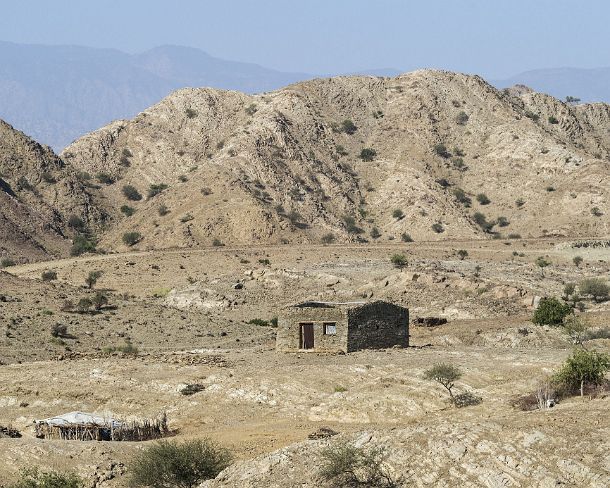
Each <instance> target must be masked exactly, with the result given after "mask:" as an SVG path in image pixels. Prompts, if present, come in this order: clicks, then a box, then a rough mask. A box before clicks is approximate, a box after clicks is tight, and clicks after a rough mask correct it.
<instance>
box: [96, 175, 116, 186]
mask: <svg viewBox="0 0 610 488" xmlns="http://www.w3.org/2000/svg"><path fill="white" fill-rule="evenodd" d="M96 179H97V181H99V182H100V183H103V184H104V185H112V184H113V183H114V179H113V178H112V176H110V175H109V174H108V173H98V174H97V175H96Z"/></svg>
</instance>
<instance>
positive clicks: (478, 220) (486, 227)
mask: <svg viewBox="0 0 610 488" xmlns="http://www.w3.org/2000/svg"><path fill="white" fill-rule="evenodd" d="M472 220H474V222H475V224H477V225H478V226H479V227H480V228H481V230H482V231H483V232H491V230H492V229H493V228H494V226H495V225H496V223H495V222H488V221H487V217H485V215H484V214H483V213H481V212H476V213H475V214H474V215H473V216H472Z"/></svg>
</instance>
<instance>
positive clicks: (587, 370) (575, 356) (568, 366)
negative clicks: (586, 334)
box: [553, 348, 610, 396]
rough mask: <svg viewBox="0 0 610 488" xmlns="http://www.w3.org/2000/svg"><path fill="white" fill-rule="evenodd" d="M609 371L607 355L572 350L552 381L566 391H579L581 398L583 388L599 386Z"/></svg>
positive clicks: (609, 358) (609, 360)
mask: <svg viewBox="0 0 610 488" xmlns="http://www.w3.org/2000/svg"><path fill="white" fill-rule="evenodd" d="M609 370H610V356H609V355H608V354H604V353H599V352H597V351H587V350H586V349H582V348H579V349H576V350H574V352H573V353H572V355H571V356H570V357H569V358H568V359H567V360H566V362H565V363H564V365H563V366H562V367H561V369H560V370H559V372H558V373H557V374H556V375H555V376H554V378H553V379H554V380H555V382H556V383H558V384H560V385H561V386H563V387H564V388H565V389H567V390H568V391H572V392H573V391H576V390H577V389H580V396H583V395H584V388H585V386H587V385H599V384H601V382H602V381H603V379H604V375H605V373H606V371H609Z"/></svg>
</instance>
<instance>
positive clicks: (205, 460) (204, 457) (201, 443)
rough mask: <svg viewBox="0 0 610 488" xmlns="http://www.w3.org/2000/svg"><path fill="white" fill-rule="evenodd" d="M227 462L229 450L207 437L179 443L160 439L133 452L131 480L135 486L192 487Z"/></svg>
mask: <svg viewBox="0 0 610 488" xmlns="http://www.w3.org/2000/svg"><path fill="white" fill-rule="evenodd" d="M230 463H231V454H230V453H229V451H227V450H226V449H224V448H222V447H220V446H218V445H217V444H215V443H213V442H212V441H210V440H208V439H203V440H193V441H185V442H183V443H182V444H178V443H176V442H171V441H159V442H157V443H155V444H153V445H152V446H149V447H146V448H144V449H143V450H142V451H140V452H139V453H138V454H137V455H136V456H135V458H134V459H133V461H132V462H131V464H130V472H131V480H130V481H131V484H132V486H136V487H138V486H140V487H152V488H194V487H195V486H198V485H199V484H201V483H202V482H203V481H205V480H209V479H212V478H215V477H216V475H217V474H218V473H220V472H221V471H222V470H223V469H225V468H226V467H227V466H229V464H230Z"/></svg>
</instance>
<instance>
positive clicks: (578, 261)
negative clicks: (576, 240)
mask: <svg viewBox="0 0 610 488" xmlns="http://www.w3.org/2000/svg"><path fill="white" fill-rule="evenodd" d="M582 261H583V259H582V256H574V258H573V259H572V262H573V263H574V266H576V267H577V268H580V265H581V264H582Z"/></svg>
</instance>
